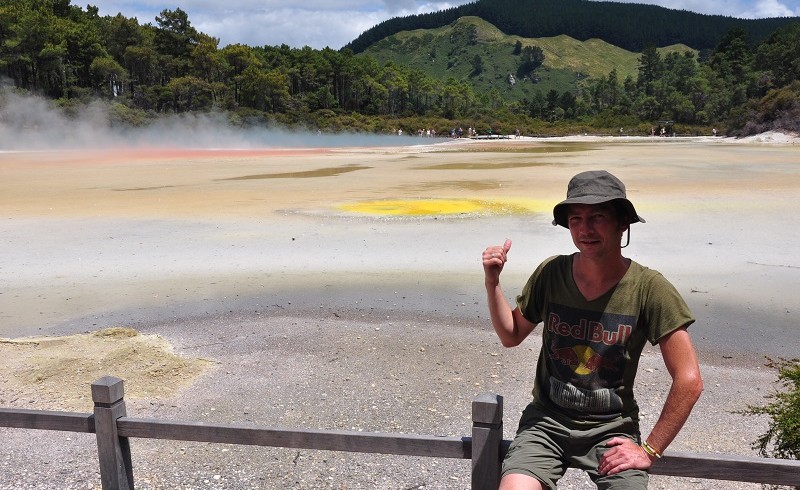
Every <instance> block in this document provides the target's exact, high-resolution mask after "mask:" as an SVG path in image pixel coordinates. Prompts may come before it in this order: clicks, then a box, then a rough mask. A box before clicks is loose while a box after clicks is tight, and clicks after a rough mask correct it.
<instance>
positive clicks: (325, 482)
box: [0, 308, 775, 490]
mask: <svg viewBox="0 0 800 490" xmlns="http://www.w3.org/2000/svg"><path fill="white" fill-rule="evenodd" d="M138 329H139V330H140V331H141V332H142V333H158V334H160V335H162V336H163V337H164V338H166V339H167V340H168V341H169V342H170V343H171V344H172V345H173V346H174V348H175V350H176V352H178V353H181V354H183V355H186V356H190V357H200V358H205V359H210V360H213V361H214V363H215V366H214V367H213V368H212V369H211V370H209V371H208V372H207V373H206V374H205V375H203V376H202V377H201V378H200V379H198V380H197V382H196V383H195V384H194V385H192V386H190V387H189V388H188V389H185V390H183V391H182V392H180V393H179V394H178V395H177V396H174V397H169V398H153V399H146V400H137V399H130V398H129V399H128V400H127V406H128V414H129V415H131V416H134V417H155V418H162V419H180V420H191V421H204V422H209V423H226V424H256V425H259V426H265V427H282V428H307V429H336V430H358V431H365V432H398V433H417V434H432V435H443V436H462V435H468V434H469V433H470V410H471V406H470V403H471V401H472V399H473V398H474V397H475V396H477V395H478V394H480V393H484V392H494V393H499V394H501V395H503V397H504V404H505V410H504V412H505V413H504V417H505V437H506V438H511V437H513V432H514V429H515V427H516V422H517V418H518V414H519V413H520V412H521V410H522V409H523V408H524V406H525V404H526V403H527V402H528V401H529V396H530V388H531V376H532V373H533V370H534V367H535V359H536V354H537V353H538V349H539V345H540V344H539V340H538V338H536V336H534V337H532V338H531V339H529V340H528V341H526V343H525V344H523V345H522V346H520V347H517V348H515V349H504V348H502V347H501V346H500V345H499V343H498V342H497V340H496V338H495V336H494V333H493V332H492V331H491V329H490V328H489V327H487V325H486V324H485V323H484V322H482V321H479V320H465V319H463V318H457V317H444V316H441V315H439V316H436V315H426V317H424V318H423V317H413V316H408V315H407V314H401V313H397V312H395V311H393V310H391V309H387V310H378V309H373V308H370V309H362V310H356V309H354V310H351V311H345V310H327V309H323V308H320V309H319V311H314V312H307V313H305V314H302V315H300V314H294V313H293V314H291V315H287V314H286V313H285V312H284V311H281V310H280V309H273V310H271V311H264V312H262V313H259V314H255V313H254V314H250V315H249V316H239V315H232V314H229V315H226V316H216V317H204V318H198V319H195V320H183V321H175V322H171V323H153V324H150V325H141V326H139V327H138ZM703 357H707V356H705V355H704V353H702V352H701V358H703ZM709 361H710V359H704V366H703V374H704V379H705V386H706V390H705V393H704V395H703V397H702V399H701V401H700V402H699V404H698V406H697V407H696V408H695V411H694V413H693V415H692V418H691V419H690V422H689V423H688V424H687V426H686V427H685V428H684V430H683V431H682V432H681V434H680V435H679V437H678V439H677V440H676V441H675V442H674V443H673V445H672V446H671V449H675V450H689V451H701V452H720V453H724V454H739V455H753V452H752V450H751V449H750V446H749V443H750V441H753V440H754V439H755V438H756V437H757V436H758V435H759V434H760V433H762V432H763V431H764V429H765V427H766V425H765V420H763V419H758V418H745V417H743V416H741V415H737V414H734V413H732V412H733V411H736V410H739V409H742V408H744V407H746V406H747V405H748V404H759V403H762V400H763V396H764V395H765V394H766V393H768V392H769V390H770V389H771V388H770V387H771V383H772V381H773V380H774V377H775V376H774V374H775V373H774V372H771V371H770V370H769V369H766V368H753V367H741V366H730V365H727V366H726V365H722V363H718V362H715V363H709ZM722 361H724V360H722ZM667 381H668V376H667V374H666V371H665V369H664V368H663V364H662V362H661V359H660V355H659V354H658V351H657V349H646V351H645V354H644V356H643V359H642V363H641V371H640V376H639V378H638V379H637V392H638V394H639V395H638V396H639V401H640V404H641V407H642V412H643V421H642V425H643V430H644V431H645V432H646V431H648V430H649V429H650V426H651V424H652V423H653V422H654V419H655V417H656V416H657V414H658V411H659V409H660V404H661V403H662V402H663V399H664V397H665V395H666V390H667ZM87 388H88V387H87ZM0 438H2V440H3V444H2V445H1V446H0V488H2V489H32V488H35V489H44V488H48V489H50V488H56V489H97V488H100V482H99V474H98V471H97V463H96V449H95V443H94V437H93V435H90V434H73V433H63V432H45V431H29V430H10V429H0ZM131 445H132V452H133V465H134V477H135V481H136V488H138V489H144V490H147V489H167V488H169V489H206V488H208V489H279V488H294V489H373V488H386V489H411V488H425V489H463V488H468V487H469V479H470V473H469V472H470V462H469V461H466V460H448V459H433V458H416V457H400V456H387V455H373V454H355V453H341V452H328V451H314V450H296V449H278V448H259V447H249V446H236V445H224V444H205V443H194V442H178V441H175V442H172V441H149V440H132V441H131ZM559 488H564V489H583V488H594V487H593V485H592V484H591V483H590V482H589V481H588V479H586V478H585V477H583V475H581V474H580V473H577V472H575V473H573V472H569V473H568V475H567V477H565V478H564V479H563V480H562V481H561V482H560V485H559ZM650 488H653V489H722V488H726V489H729V488H737V489H738V488H741V489H746V488H753V489H755V488H760V486H758V485H753V484H734V483H729V482H721V481H709V480H697V479H675V478H667V477H652V479H651V485H650Z"/></svg>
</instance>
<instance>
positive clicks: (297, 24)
mask: <svg viewBox="0 0 800 490" xmlns="http://www.w3.org/2000/svg"><path fill="white" fill-rule="evenodd" d="M469 1H470V0H455V1H436V0H349V1H348V0H304V1H302V2H294V3H292V2H286V0H225V1H222V2H220V1H219V0H170V1H167V0H95V1H94V2H93V3H92V5H96V6H97V7H98V8H99V9H100V14H101V15H116V14H117V12H122V14H123V15H125V16H126V17H136V18H137V19H138V20H139V23H140V24H145V23H155V20H154V19H155V16H156V15H158V14H159V13H160V12H161V11H162V10H164V9H170V10H174V9H176V8H180V9H182V10H184V11H185V12H187V13H188V14H189V20H190V21H191V23H192V25H193V26H194V27H195V28H197V29H198V30H199V31H201V32H204V33H206V34H208V35H211V36H214V37H217V38H219V39H220V47H222V46H225V45H228V44H234V43H241V44H247V45H250V46H263V45H270V46H274V45H280V44H288V45H289V46H292V47H302V46H311V47H313V48H317V49H320V48H324V47H326V46H327V47H330V48H333V49H339V48H341V47H342V46H344V45H345V44H347V43H349V42H350V41H352V40H354V39H355V38H357V37H358V36H359V35H360V34H361V33H362V32H364V31H366V30H367V29H369V28H371V27H373V26H375V25H376V24H379V23H380V22H383V21H384V20H387V19H389V18H392V17H399V16H405V15H412V14H421V13H427V12H435V11H438V10H444V9H448V8H451V7H455V6H458V5H463V4H465V3H468V2H469ZM616 1H628V2H632V3H650V4H654V5H660V6H662V7H666V8H672V9H682V10H689V11H692V12H699V13H705V14H719V15H726V16H731V17H742V18H762V17H780V16H796V15H800V0H747V1H746V0H728V1H724V2H723V1H715V2H709V1H708V0H616Z"/></svg>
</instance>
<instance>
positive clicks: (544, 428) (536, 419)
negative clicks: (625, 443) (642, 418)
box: [502, 402, 649, 490]
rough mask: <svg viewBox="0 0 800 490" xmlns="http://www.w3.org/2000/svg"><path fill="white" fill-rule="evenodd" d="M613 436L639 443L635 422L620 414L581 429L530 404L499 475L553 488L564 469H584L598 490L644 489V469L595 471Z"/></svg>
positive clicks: (534, 404)
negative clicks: (607, 473)
mask: <svg viewBox="0 0 800 490" xmlns="http://www.w3.org/2000/svg"><path fill="white" fill-rule="evenodd" d="M612 437H625V438H628V439H631V440H632V441H634V442H635V443H636V444H640V443H641V435H640V432H639V424H638V422H637V421H635V420H633V419H632V418H630V417H620V418H619V419H615V420H612V421H609V422H608V423H607V424H604V425H602V426H600V427H591V428H587V429H581V428H580V427H578V426H567V425H565V423H564V422H562V421H560V420H558V419H556V418H554V417H552V416H550V415H549V414H548V413H547V412H545V411H543V410H542V409H541V408H540V407H539V406H537V405H536V403H535V402H534V403H531V404H529V405H528V406H527V407H526V408H525V411H524V412H522V417H521V418H520V422H519V429H518V430H517V435H516V437H514V440H513V441H512V443H511V446H510V447H509V449H508V453H507V454H506V457H505V459H504V460H503V468H502V475H503V476H505V475H507V474H512V473H517V474H522V475H528V476H531V477H533V478H536V479H537V480H539V481H540V482H542V483H543V484H544V486H545V487H549V488H550V489H551V490H556V482H558V480H559V479H560V478H561V477H563V476H564V472H565V471H566V470H567V468H577V469H580V470H583V471H585V472H586V473H587V474H588V475H589V478H591V479H592V481H593V482H594V483H595V484H596V485H597V488H599V489H601V490H602V489H614V490H618V489H638V490H645V489H646V488H647V482H648V479H649V477H648V474H647V472H646V471H643V470H625V471H622V472H620V473H617V474H615V475H611V476H601V475H600V474H599V473H598V472H597V467H598V466H599V465H600V458H601V457H602V455H603V453H604V452H605V451H607V450H608V449H609V448H607V447H606V442H607V441H608V440H609V439H611V438H612Z"/></svg>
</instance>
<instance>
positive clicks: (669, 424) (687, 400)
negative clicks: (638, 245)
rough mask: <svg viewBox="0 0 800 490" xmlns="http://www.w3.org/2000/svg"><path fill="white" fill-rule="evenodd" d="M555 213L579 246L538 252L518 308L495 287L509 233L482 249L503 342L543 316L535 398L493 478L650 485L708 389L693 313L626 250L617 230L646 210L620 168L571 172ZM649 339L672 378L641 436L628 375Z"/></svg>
mask: <svg viewBox="0 0 800 490" xmlns="http://www.w3.org/2000/svg"><path fill="white" fill-rule="evenodd" d="M553 217H554V220H553V225H560V226H563V227H565V228H568V229H569V231H570V234H571V236H572V241H573V243H574V244H575V246H576V247H577V249H578V252H577V253H574V254H572V255H562V256H556V257H551V258H549V259H547V260H545V261H544V262H542V264H540V265H539V267H538V268H537V269H536V271H535V272H534V273H533V275H532V276H531V278H530V279H529V280H528V282H527V284H526V285H525V287H524V288H523V290H522V293H521V294H520V295H519V296H518V297H517V305H516V307H515V308H513V309H512V308H511V306H510V305H509V303H508V302H507V301H506V298H505V295H504V293H503V290H502V289H501V288H500V273H501V272H502V270H503V266H504V265H505V263H506V260H507V257H508V253H509V250H510V249H511V240H506V241H505V243H504V244H503V245H500V246H492V247H488V248H487V249H486V250H485V251H484V252H483V268H484V273H485V283H486V291H487V295H488V302H489V312H490V315H491V318H492V325H493V327H494V329H495V332H496V333H497V336H498V337H499V338H500V342H501V343H502V344H503V345H504V346H506V347H513V346H516V345H519V344H520V343H521V342H522V341H523V340H525V338H526V337H527V336H528V335H530V334H531V333H532V332H533V330H534V329H535V328H536V326H537V325H538V324H539V323H543V327H542V349H541V352H540V354H539V359H538V363H537V368H536V378H535V382H534V388H533V401H532V402H531V403H530V404H529V405H528V406H527V408H526V409H525V410H524V412H523V414H522V417H521V419H520V423H519V429H518V431H517V435H516V437H515V438H514V441H513V443H512V444H511V447H510V448H509V451H508V454H507V456H506V459H505V460H504V462H503V471H502V475H503V476H502V480H501V483H500V489H501V490H511V489H536V490H538V489H547V488H549V489H551V490H555V488H556V482H557V481H558V479H559V478H561V477H562V476H563V475H564V472H565V470H566V468H567V467H576V468H580V469H582V470H584V471H586V472H587V473H588V475H589V476H590V477H591V479H592V480H593V481H594V482H595V483H596V484H597V486H598V488H601V489H605V488H613V489H620V488H626V489H627V488H637V489H644V488H647V481H648V473H647V470H648V469H649V468H650V466H651V465H652V463H653V461H655V460H656V459H657V458H660V457H661V453H662V451H663V450H664V449H666V448H667V446H668V445H669V444H670V443H671V442H672V440H673V439H674V438H675V436H676V435H677V434H678V432H679V431H680V429H681V427H683V424H684V423H685V422H686V419H687V418H688V416H689V413H690V412H691V410H692V407H693V406H694V404H695V402H696V401H697V400H698V398H699V397H700V393H701V392H702V390H703V382H702V380H701V377H700V368H699V366H698V362H697V355H696V353H695V350H694V347H693V345H692V341H691V339H690V337H689V334H688V332H687V330H686V329H687V327H688V326H689V325H690V324H692V323H693V322H694V318H693V316H692V313H691V312H690V311H689V308H688V306H687V305H686V303H685V302H684V300H683V299H682V298H681V296H680V295H679V294H678V292H677V291H676V290H675V288H674V287H673V286H672V285H671V284H670V283H669V282H668V281H667V280H666V279H664V277H663V276H662V275H661V274H659V273H658V272H656V271H653V270H650V269H647V268H646V267H643V266H641V265H639V264H638V263H636V262H634V261H632V260H631V259H628V258H625V257H623V255H622V248H623V246H622V237H623V234H624V233H625V232H626V231H627V232H628V241H630V230H629V227H630V225H631V224H632V223H638V222H642V223H643V222H644V219H642V218H641V216H639V215H638V214H637V213H636V210H635V209H634V207H633V204H632V203H631V202H630V201H629V200H628V199H627V197H626V194H625V186H624V185H623V183H622V182H621V181H620V180H619V179H617V178H616V177H614V176H613V175H611V174H610V173H608V172H605V171H590V172H583V173H580V174H578V175H576V176H575V177H573V178H572V180H570V182H569V185H568V189H567V199H566V200H564V201H562V202H560V203H559V204H557V205H556V206H555V208H553ZM626 246H627V244H626ZM648 341H649V342H650V343H651V344H654V345H655V344H658V345H659V347H660V349H661V354H662V357H663V360H664V364H665V365H666V368H667V371H668V372H669V374H670V376H671V378H672V386H671V388H670V391H669V394H668V395H667V399H666V401H665V403H664V407H663V408H662V410H661V414H660V416H659V418H658V421H657V422H656V424H655V426H654V427H653V430H652V431H651V432H650V434H649V435H648V436H647V438H645V439H642V438H641V435H640V433H639V424H638V406H637V404H636V400H635V399H634V396H633V383H634V378H635V376H636V370H637V367H638V363H639V357H640V355H641V352H642V349H643V348H644V345H645V342H648Z"/></svg>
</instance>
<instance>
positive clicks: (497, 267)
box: [483, 240, 536, 347]
mask: <svg viewBox="0 0 800 490" xmlns="http://www.w3.org/2000/svg"><path fill="white" fill-rule="evenodd" d="M510 249H511V240H506V241H505V243H504V244H503V245H501V246H493V247H488V248H487V249H486V250H484V251H483V271H484V275H485V279H484V282H485V285H486V295H487V300H488V304H489V316H490V317H491V319H492V326H493V327H494V331H495V332H496V333H497V336H498V337H499V338H500V343H501V344H503V345H504V346H505V347H514V346H517V345H519V344H520V343H522V341H523V340H525V337H527V336H528V335H529V334H530V333H531V332H533V329H534V328H536V325H535V324H533V323H531V322H529V321H528V320H526V319H525V317H523V316H522V312H520V311H519V308H514V309H513V310H512V309H511V306H510V305H509V304H508V301H507V300H506V297H505V294H504V293H503V289H502V288H501V287H500V273H501V272H502V271H503V266H504V265H505V263H506V261H507V260H508V251H509V250H510Z"/></svg>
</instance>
